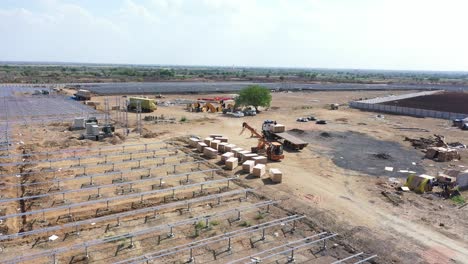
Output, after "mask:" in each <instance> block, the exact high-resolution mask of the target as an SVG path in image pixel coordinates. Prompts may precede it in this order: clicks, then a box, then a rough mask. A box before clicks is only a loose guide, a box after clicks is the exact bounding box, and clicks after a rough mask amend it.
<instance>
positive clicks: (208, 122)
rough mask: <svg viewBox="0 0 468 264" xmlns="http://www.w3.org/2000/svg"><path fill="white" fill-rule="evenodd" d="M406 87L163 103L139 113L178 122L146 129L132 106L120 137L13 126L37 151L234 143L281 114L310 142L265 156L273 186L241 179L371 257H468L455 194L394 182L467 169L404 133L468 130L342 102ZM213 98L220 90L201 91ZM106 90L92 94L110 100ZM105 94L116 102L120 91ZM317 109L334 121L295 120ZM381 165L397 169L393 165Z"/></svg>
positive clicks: (458, 136) (467, 231)
mask: <svg viewBox="0 0 468 264" xmlns="http://www.w3.org/2000/svg"><path fill="white" fill-rule="evenodd" d="M401 93H403V92H398V91H388V92H385V91H347V92H294V93H273V101H272V105H271V107H270V108H269V109H264V111H262V112H261V113H259V114H258V115H257V116H255V117H243V118H234V117H230V116H225V115H223V114H220V113H192V112H188V111H186V110H185V105H183V104H182V105H171V106H159V107H158V109H157V110H156V111H155V112H154V113H150V114H143V116H146V115H152V116H161V115H164V116H165V117H166V118H173V120H174V122H173V123H154V121H142V124H143V133H142V135H141V136H140V134H139V133H137V132H133V130H134V128H135V127H136V114H134V113H129V114H128V119H129V124H130V128H129V130H130V131H131V132H130V134H129V135H127V136H126V137H125V138H124V139H123V140H120V139H119V140H116V141H114V142H112V141H111V140H110V139H107V140H106V141H105V142H90V141H79V140H77V137H78V136H79V133H80V132H77V131H73V132H71V131H68V130H67V129H66V128H67V126H68V124H71V122H72V120H68V121H64V122H63V123H62V124H57V125H55V126H50V125H38V127H37V128H36V130H29V131H28V130H24V131H23V133H21V135H20V134H18V133H15V139H17V140H18V141H19V140H23V141H24V142H30V141H34V142H36V145H35V147H34V148H35V150H36V151H41V150H44V149H46V148H45V147H46V146H50V144H51V142H55V145H53V146H52V147H53V148H54V149H60V148H79V147H82V146H92V147H97V146H109V145H112V144H116V145H119V144H122V143H126V144H130V143H147V142H155V141H160V140H165V139H174V138H176V137H180V136H184V137H185V136H189V135H197V136H200V137H202V138H203V137H207V136H208V135H209V134H214V133H216V134H222V135H225V136H226V137H228V138H229V141H230V142H231V143H233V144H236V145H237V146H240V147H242V148H244V149H250V147H253V146H256V145H257V139H255V138H250V133H249V132H244V134H240V132H241V130H242V122H247V123H248V124H249V125H251V126H252V127H255V128H257V130H258V131H260V130H261V124H262V122H263V121H264V120H266V119H270V120H276V121H277V122H278V123H280V124H284V125H286V128H287V130H292V129H293V131H294V132H295V133H296V136H298V137H301V138H302V139H303V140H305V141H307V142H308V143H309V145H308V146H307V147H306V148H305V149H303V150H302V151H300V152H294V151H289V150H285V159H284V160H282V161H281V162H269V163H268V165H267V168H268V169H269V168H279V169H280V170H281V171H282V172H283V174H284V175H283V183H281V184H271V182H269V181H268V180H267V179H255V178H254V179H252V178H251V177H248V176H247V175H245V174H243V173H241V172H240V171H234V172H232V174H237V175H239V176H240V178H241V184H242V185H244V186H246V187H253V188H256V189H257V191H258V192H259V193H262V194H263V195H265V196H266V197H267V198H268V199H277V200H281V201H282V203H281V206H282V207H283V208H284V209H285V210H287V211H289V212H291V213H301V214H305V215H307V216H309V218H310V219H311V223H310V224H311V225H312V226H314V227H315V228H316V229H321V230H327V231H331V232H336V233H338V234H339V238H340V241H343V243H344V244H347V245H352V246H353V248H356V249H358V250H360V251H364V252H367V253H373V254H377V255H378V258H376V259H375V263H434V264H435V263H468V207H463V208H460V207H459V205H457V204H455V203H454V202H453V201H452V200H449V199H442V198H440V197H438V196H436V195H419V194H415V193H411V192H402V193H399V194H395V189H394V186H396V185H398V184H400V185H401V184H402V183H403V182H404V180H405V178H406V176H407V174H405V173H403V172H399V171H400V170H406V171H408V170H409V171H415V172H417V173H426V174H429V175H435V174H436V173H437V172H438V171H440V170H442V169H445V168H459V169H463V168H468V155H467V151H466V150H462V152H463V153H462V157H463V158H462V159H461V160H460V161H452V162H447V163H438V162H434V161H430V160H427V159H424V158H423V156H424V155H423V153H422V152H420V151H418V150H415V149H413V148H412V147H411V146H410V144H409V143H408V142H405V141H404V137H405V136H408V137H412V138H416V137H427V136H431V135H433V134H441V135H444V136H446V139H447V141H449V142H454V141H460V142H462V143H464V144H467V143H468V142H467V138H468V137H467V132H466V131H462V130H459V129H456V128H453V127H451V122H450V121H448V120H440V119H430V118H424V119H422V118H414V117H407V116H396V115H387V114H385V115H381V114H379V113H373V112H363V111H359V110H356V109H350V108H348V107H347V106H346V103H347V102H349V101H350V100H355V99H359V98H372V97H375V96H383V95H389V94H401ZM405 93H407V92H405ZM209 96H215V95H203V97H209ZM218 96H219V95H218ZM198 97H201V96H200V95H168V96H167V97H166V98H162V99H158V100H159V101H166V102H168V101H172V102H174V101H175V100H176V99H181V100H182V99H183V100H187V99H196V98H198ZM104 98H105V97H96V98H93V101H101V102H104ZM107 98H109V102H111V103H110V104H111V106H112V102H115V98H116V97H115V96H112V97H107ZM330 103H339V104H342V106H341V107H340V109H339V110H333V111H332V110H329V109H328V107H327V106H328V105H329V104H330ZM311 115H313V116H315V117H316V118H318V119H324V120H327V122H328V124H326V125H317V124H315V122H306V123H300V122H296V118H298V117H306V116H311ZM111 116H112V118H113V119H117V118H118V119H119V120H120V121H122V120H123V119H122V116H123V115H122V113H118V112H117V111H111ZM181 120H184V121H181ZM120 124H123V123H122V122H120ZM116 131H117V132H119V133H121V134H123V135H125V134H126V132H127V131H126V129H125V128H124V127H121V126H119V125H118V126H117V129H116ZM45 135H47V137H46V136H45ZM145 135H146V136H145ZM57 142H58V143H57ZM379 154H385V155H379ZM381 157H384V158H381ZM385 167H393V168H394V169H393V171H391V172H390V171H386V170H385V169H384V168H385ZM2 173H7V172H5V171H2ZM11 181H12V182H15V181H18V180H15V179H13V180H11ZM382 192H388V193H391V194H395V195H397V196H398V198H399V201H400V202H398V203H397V204H395V203H393V202H392V201H391V200H389V198H388V197H387V196H384V195H382ZM5 195H8V194H5ZM11 195H15V194H11ZM462 195H463V196H464V198H465V199H468V193H467V192H462ZM16 209H17V208H9V209H7V212H6V213H7V214H9V213H13V212H15V211H16ZM304 263H306V262H304ZM307 263H308V262H307ZM311 263H312V262H311ZM313 263H315V262H313ZM324 263H325V262H324Z"/></svg>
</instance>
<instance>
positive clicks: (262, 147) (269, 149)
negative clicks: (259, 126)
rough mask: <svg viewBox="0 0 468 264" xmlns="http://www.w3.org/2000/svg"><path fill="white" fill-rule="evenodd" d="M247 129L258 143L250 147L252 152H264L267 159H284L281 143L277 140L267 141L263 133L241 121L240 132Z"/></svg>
mask: <svg viewBox="0 0 468 264" xmlns="http://www.w3.org/2000/svg"><path fill="white" fill-rule="evenodd" d="M245 129H248V130H249V131H250V133H252V134H251V137H257V138H258V145H257V147H253V148H252V152H254V153H263V152H266V155H267V157H268V159H269V160H272V161H279V160H282V159H284V155H283V144H281V143H280V142H278V141H268V140H267V139H266V138H265V137H264V136H263V135H261V134H260V133H258V132H257V130H255V128H253V127H251V126H249V124H247V123H246V122H244V123H242V131H241V134H242V133H243V132H244V131H245Z"/></svg>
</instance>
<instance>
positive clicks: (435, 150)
mask: <svg viewBox="0 0 468 264" xmlns="http://www.w3.org/2000/svg"><path fill="white" fill-rule="evenodd" d="M405 141H409V142H411V145H412V146H413V147H414V148H416V149H422V150H423V152H425V153H426V155H425V157H426V158H428V159H432V160H436V161H441V162H444V161H451V160H459V159H460V158H461V157H460V153H459V152H458V150H457V149H459V148H466V145H464V144H462V143H460V142H453V143H446V142H445V137H444V136H441V135H434V137H428V138H422V137H421V138H419V139H412V138H409V137H405Z"/></svg>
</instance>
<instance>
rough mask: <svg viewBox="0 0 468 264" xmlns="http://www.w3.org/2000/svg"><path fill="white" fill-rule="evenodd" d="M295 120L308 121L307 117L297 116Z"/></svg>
mask: <svg viewBox="0 0 468 264" xmlns="http://www.w3.org/2000/svg"><path fill="white" fill-rule="evenodd" d="M296 121H297V122H309V119H308V118H307V117H299V118H298V119H296Z"/></svg>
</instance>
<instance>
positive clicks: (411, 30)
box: [0, 0, 468, 72]
mask: <svg viewBox="0 0 468 264" xmlns="http://www.w3.org/2000/svg"><path fill="white" fill-rule="evenodd" d="M467 8H468V2H465V1H462V0H448V1H444V2H440V1H434V0H429V1H422V0H415V1H403V0H394V1H387V0H376V1H370V0H357V1H344V0H328V1H326V0H291V1H285V0H276V1H267V0H258V1H249V0H199V1H195V0H193V1H189V0H187V1H184V0H120V1H92V0H82V1H79V0H38V1H28V0H17V1H14V0H5V1H2V2H1V3H0V20H1V21H2V23H0V33H1V34H2V36H5V38H4V41H2V42H0V47H1V49H0V61H12V62H39V63H40V62H43V63H49V62H50V63H76V64H80V63H84V64H86V63H92V64H124V65H125V64H127V65H129V64H130V65H172V66H206V67H217V66H218V67H232V66H234V67H264V68H305V69H330V70H335V69H349V70H381V71H444V72H465V71H468V52H464V50H465V49H466V47H468V36H466V34H463V32H464V25H467V24H468V16H465V15H464V10H467Z"/></svg>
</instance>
